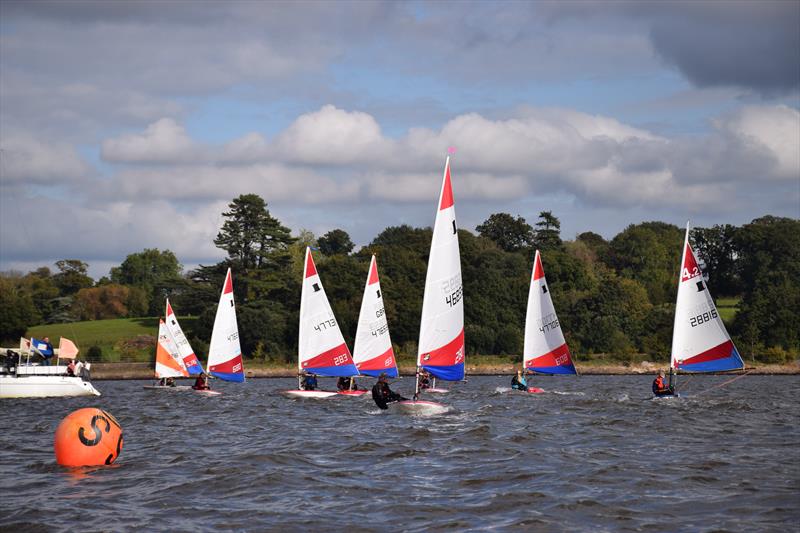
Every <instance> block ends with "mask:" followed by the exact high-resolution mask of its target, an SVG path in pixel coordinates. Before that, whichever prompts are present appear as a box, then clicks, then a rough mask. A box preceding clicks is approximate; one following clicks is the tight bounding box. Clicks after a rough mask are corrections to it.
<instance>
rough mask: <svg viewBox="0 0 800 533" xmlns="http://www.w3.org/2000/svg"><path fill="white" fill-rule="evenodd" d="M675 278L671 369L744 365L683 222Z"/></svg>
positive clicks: (721, 369)
mask: <svg viewBox="0 0 800 533" xmlns="http://www.w3.org/2000/svg"><path fill="white" fill-rule="evenodd" d="M678 280H679V282H678V296H677V300H676V302H675V322H674V326H673V331H672V353H671V366H672V368H675V369H678V370H682V371H685V372H724V371H727V370H738V369H741V368H744V361H743V360H742V357H741V355H739V351H738V350H737V349H736V346H734V344H733V341H732V340H731V337H730V335H729V334H728V331H727V329H725V324H724V323H723V322H722V317H721V316H720V315H719V312H718V311H717V307H716V305H715V304H714V299H713V298H712V297H711V294H710V292H709V290H708V287H707V286H706V283H705V280H704V279H703V273H702V271H701V270H700V267H699V266H698V263H697V258H696V257H695V255H694V251H693V250H692V247H691V245H690V244H689V223H687V224H686V235H685V237H684V241H683V253H682V257H681V270H680V274H679V277H678Z"/></svg>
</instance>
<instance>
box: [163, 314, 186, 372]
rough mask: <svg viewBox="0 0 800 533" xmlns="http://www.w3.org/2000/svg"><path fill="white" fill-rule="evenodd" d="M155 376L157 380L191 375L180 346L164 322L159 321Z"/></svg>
mask: <svg viewBox="0 0 800 533" xmlns="http://www.w3.org/2000/svg"><path fill="white" fill-rule="evenodd" d="M155 374H156V377H157V378H179V377H187V376H188V375H189V372H188V371H187V370H186V365H185V364H184V363H183V358H182V357H181V355H180V353H179V352H178V346H177V345H176V344H175V340H174V339H173V338H172V334H170V332H169V329H168V328H167V325H166V324H165V323H164V321H163V320H159V321H158V342H157V343H156V368H155Z"/></svg>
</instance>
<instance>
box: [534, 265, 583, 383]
mask: <svg viewBox="0 0 800 533" xmlns="http://www.w3.org/2000/svg"><path fill="white" fill-rule="evenodd" d="M523 354H524V362H525V367H526V368H529V369H530V370H533V371H535V372H540V373H544V374H575V366H574V365H573V364H572V358H571V357H570V353H569V348H568V347H567V342H566V341H565V340H564V333H563V332H562V331H561V323H560V322H559V321H558V316H556V309H555V307H553V300H552V298H551V297H550V289H549V286H548V285H547V280H546V279H545V276H544V267H542V257H541V254H540V253H539V250H536V257H535V258H534V262H533V274H532V276H531V288H530V291H529V292H528V311H527V314H526V315H525V346H524V349H523Z"/></svg>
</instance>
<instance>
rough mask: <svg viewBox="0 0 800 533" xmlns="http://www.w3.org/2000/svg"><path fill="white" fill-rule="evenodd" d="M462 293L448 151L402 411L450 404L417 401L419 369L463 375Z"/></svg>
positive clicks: (400, 405) (421, 410)
mask: <svg viewBox="0 0 800 533" xmlns="http://www.w3.org/2000/svg"><path fill="white" fill-rule="evenodd" d="M463 296H464V290H463V287H462V284H461V257H460V254H459V250H458V226H456V209H455V202H454V200H453V187H452V184H451V180H450V157H449V156H448V158H447V160H446V161H445V164H444V176H443V177H442V188H441V190H440V192H439V204H438V210H437V211H436V221H435V223H434V226H433V238H432V239H431V253H430V256H429V257H428V273H427V275H426V277H425V295H424V297H423V300H422V317H421V319H420V326H419V345H418V346H419V348H418V352H417V376H416V383H415V386H414V389H415V390H414V400H406V401H401V402H395V403H394V404H392V405H396V406H397V407H398V409H400V410H401V411H405V412H414V413H425V414H436V413H439V412H444V411H445V410H447V409H448V408H447V406H445V405H442V404H440V403H437V402H428V401H420V400H418V398H419V392H420V390H419V371H420V369H424V370H426V371H427V372H428V373H430V375H431V376H433V377H434V378H439V379H443V380H445V381H459V380H462V379H464V298H463Z"/></svg>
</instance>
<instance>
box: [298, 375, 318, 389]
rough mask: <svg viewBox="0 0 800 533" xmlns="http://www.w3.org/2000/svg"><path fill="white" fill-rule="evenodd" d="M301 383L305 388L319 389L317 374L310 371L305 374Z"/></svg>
mask: <svg viewBox="0 0 800 533" xmlns="http://www.w3.org/2000/svg"><path fill="white" fill-rule="evenodd" d="M300 385H301V387H302V388H303V390H317V376H315V375H314V374H312V373H310V372H307V373H305V374H303V379H302V381H301V382H300Z"/></svg>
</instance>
